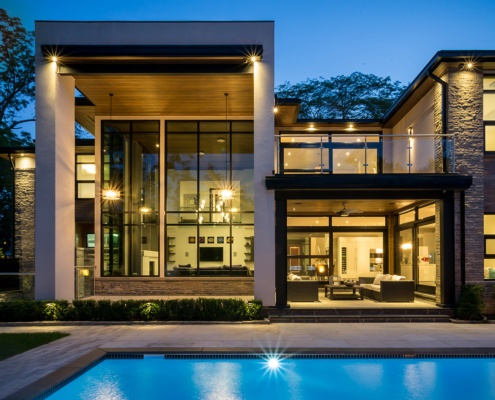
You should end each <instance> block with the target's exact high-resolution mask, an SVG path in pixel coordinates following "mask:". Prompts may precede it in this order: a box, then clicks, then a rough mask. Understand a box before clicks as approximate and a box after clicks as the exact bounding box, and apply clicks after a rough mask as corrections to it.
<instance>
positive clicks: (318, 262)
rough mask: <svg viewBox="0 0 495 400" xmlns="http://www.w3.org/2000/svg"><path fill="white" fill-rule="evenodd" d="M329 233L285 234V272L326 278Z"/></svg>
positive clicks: (310, 277)
mask: <svg viewBox="0 0 495 400" xmlns="http://www.w3.org/2000/svg"><path fill="white" fill-rule="evenodd" d="M329 237H330V234H329V233H325V232H314V231H306V232H289V233H288V234H287V274H294V275H299V276H301V277H307V278H308V279H319V280H326V279H328V275H329V272H330V271H329V265H330V262H329V261H330V260H329V257H328V249H329Z"/></svg>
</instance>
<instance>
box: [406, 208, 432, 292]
mask: <svg viewBox="0 0 495 400" xmlns="http://www.w3.org/2000/svg"><path fill="white" fill-rule="evenodd" d="M435 209H436V205H435V204H429V205H427V206H424V207H420V208H415V209H413V210H410V211H407V212H404V213H402V214H400V215H399V216H398V223H399V229H398V233H397V235H398V236H397V237H398V240H397V243H398V251H397V257H398V261H397V264H398V265H399V266H400V274H401V275H404V276H405V277H406V279H412V280H415V281H416V289H417V290H418V291H422V292H426V293H435V285H436V281H437V278H436V276H437V264H438V262H439V260H440V257H439V252H440V249H439V231H438V225H439V221H436V217H435Z"/></svg>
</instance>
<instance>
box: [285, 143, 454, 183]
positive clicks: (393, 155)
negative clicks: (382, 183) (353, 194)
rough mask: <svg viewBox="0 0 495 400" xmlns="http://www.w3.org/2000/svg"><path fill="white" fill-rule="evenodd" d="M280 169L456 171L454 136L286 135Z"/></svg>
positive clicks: (303, 171) (321, 171)
mask: <svg viewBox="0 0 495 400" xmlns="http://www.w3.org/2000/svg"><path fill="white" fill-rule="evenodd" d="M275 146H276V166H275V173H276V174H309V173H317V174H443V173H454V172H455V160H454V137H453V135H429V134H426V135H420V134H415V135H407V134H371V133H370V134H368V133H366V134H363V133H359V134H340V133H339V134H335V133H332V134H323V133H321V134H312V135H306V134H302V133H294V134H282V135H276V136H275Z"/></svg>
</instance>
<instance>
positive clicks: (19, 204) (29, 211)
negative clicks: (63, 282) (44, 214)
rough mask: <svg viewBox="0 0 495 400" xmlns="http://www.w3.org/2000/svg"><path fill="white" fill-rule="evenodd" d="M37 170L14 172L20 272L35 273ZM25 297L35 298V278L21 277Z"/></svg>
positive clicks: (15, 224) (15, 225) (15, 230)
mask: <svg viewBox="0 0 495 400" xmlns="http://www.w3.org/2000/svg"><path fill="white" fill-rule="evenodd" d="M34 187H35V170H34V169H22V170H15V171H14V193H15V195H14V201H15V204H14V257H15V258H17V259H18V260H19V272H30V273H34V197H35V196H34V190H35V188H34ZM21 282H22V285H21V289H22V291H23V294H24V296H25V297H34V276H24V277H23V276H21Z"/></svg>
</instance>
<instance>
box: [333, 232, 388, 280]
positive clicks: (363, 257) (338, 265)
mask: <svg viewBox="0 0 495 400" xmlns="http://www.w3.org/2000/svg"><path fill="white" fill-rule="evenodd" d="M332 244H333V246H332V247H333V264H334V268H333V269H334V271H333V272H334V273H333V275H337V276H339V277H340V278H342V279H353V280H357V279H359V277H372V276H375V275H376V274H377V273H383V272H384V253H383V249H384V243H383V232H361V231H360V232H334V234H333V243H332Z"/></svg>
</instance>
